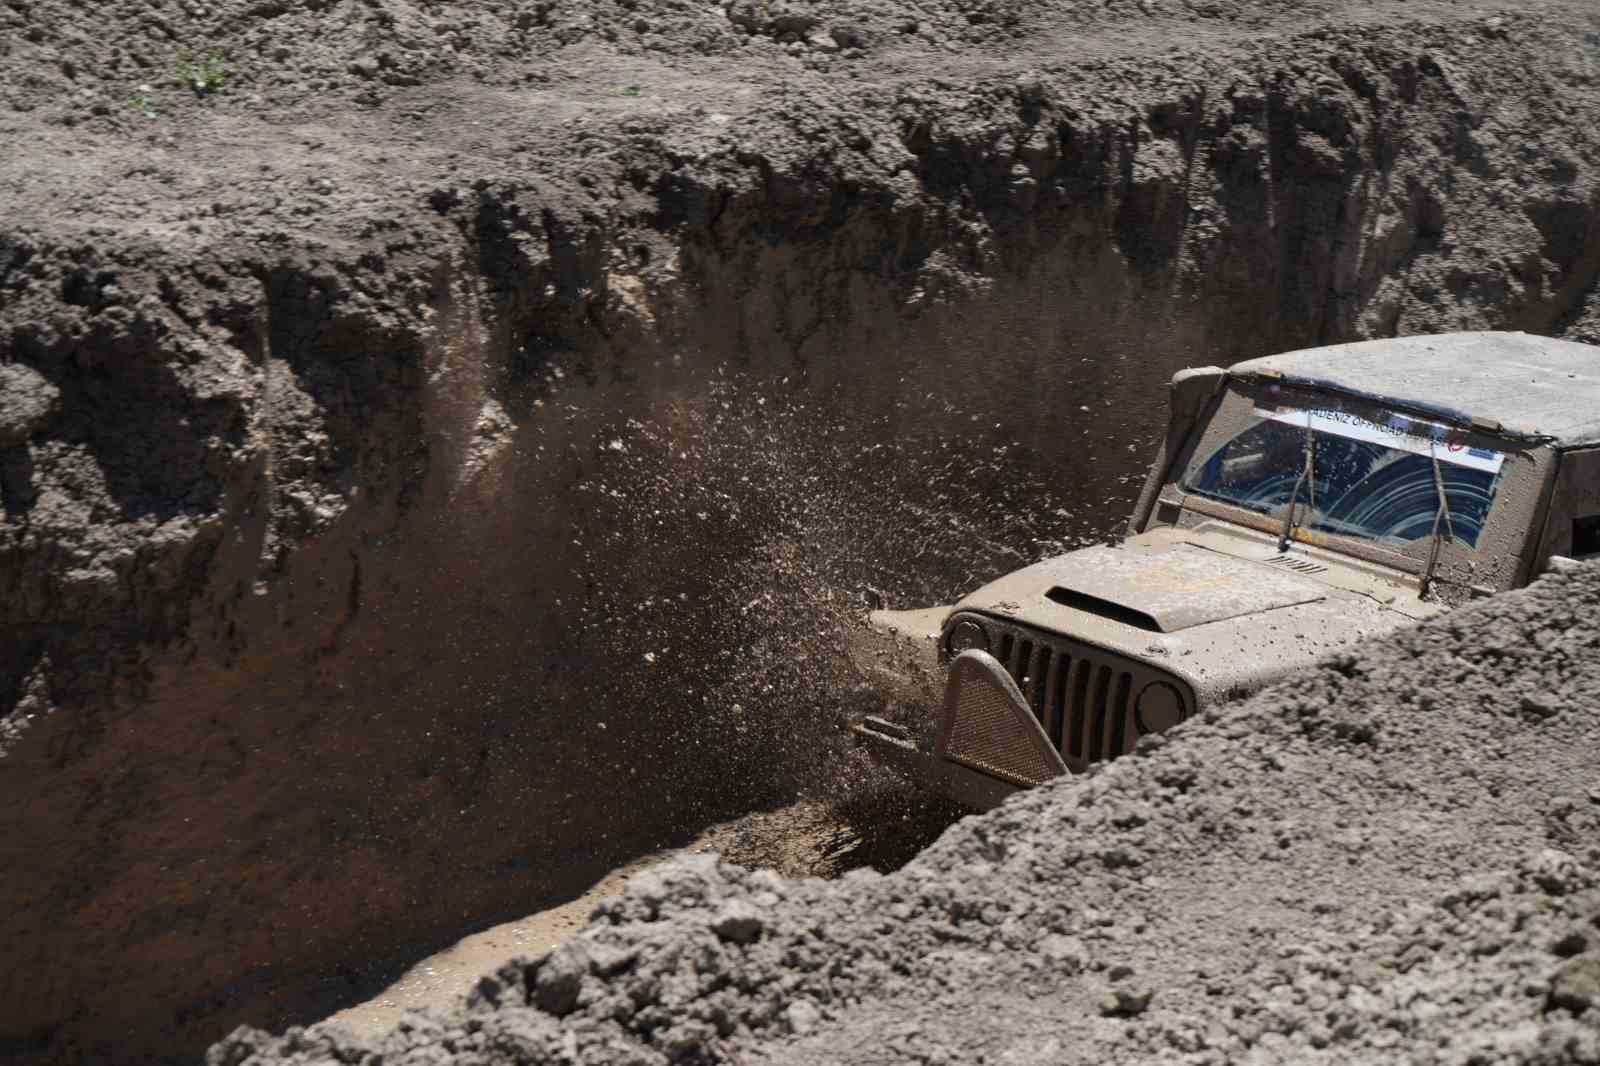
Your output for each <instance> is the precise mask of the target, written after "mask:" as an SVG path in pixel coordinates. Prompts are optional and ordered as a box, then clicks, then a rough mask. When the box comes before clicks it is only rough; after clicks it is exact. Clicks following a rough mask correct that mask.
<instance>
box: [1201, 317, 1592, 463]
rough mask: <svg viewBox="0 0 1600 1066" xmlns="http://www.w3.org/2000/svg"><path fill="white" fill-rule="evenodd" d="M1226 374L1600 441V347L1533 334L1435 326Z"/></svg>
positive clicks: (1522, 432) (1256, 362)
mask: <svg viewBox="0 0 1600 1066" xmlns="http://www.w3.org/2000/svg"><path fill="white" fill-rule="evenodd" d="M1229 373H1231V374H1237V375H1254V374H1263V373H1265V374H1266V375H1268V376H1272V375H1274V374H1278V375H1282V376H1283V377H1284V378H1285V379H1286V380H1293V381H1300V382H1306V383H1309V384H1315V385H1322V386H1327V387H1330V388H1334V389H1338V390H1340V391H1342V392H1349V393H1355V394H1357V395H1361V396H1368V397H1372V398H1377V399H1385V400H1393V401H1395V402H1397V403H1400V404H1404V405H1405V406H1407V407H1410V408H1416V409H1420V410H1423V411H1433V412H1436V413H1438V414H1440V415H1442V416H1445V417H1447V418H1449V419H1451V420H1453V421H1458V422H1471V421H1474V420H1476V421H1478V422H1480V423H1488V424H1491V425H1493V424H1495V423H1498V424H1499V425H1500V426H1502V427H1503V428H1504V430H1505V432H1507V433H1509V434H1512V435H1516V436H1523V437H1542V438H1545V439H1548V440H1550V441H1553V442H1554V443H1556V444H1557V445H1558V446H1560V447H1563V448H1571V447H1577V446H1580V445H1587V444H1595V443H1600V347H1597V346H1595V345H1591V344H1578V343H1576V342H1573V341H1560V340H1552V339H1551V338H1549V337H1537V336H1533V335H1532V334H1528V333H1437V334H1431V335H1421V336H1416V337H1393V338H1389V339H1385V340H1375V341H1357V342H1356V343H1354V344H1331V345H1327V346H1326V347H1322V348H1305V349H1302V350H1300V351H1295V352H1284V353H1283V354H1282V355H1269V356H1266V357H1265V358H1262V359H1249V360H1246V361H1245V362H1242V363H1235V364H1234V365H1233V366H1232V367H1230V368H1229Z"/></svg>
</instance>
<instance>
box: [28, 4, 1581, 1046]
mask: <svg viewBox="0 0 1600 1066" xmlns="http://www.w3.org/2000/svg"><path fill="white" fill-rule="evenodd" d="M219 77H221V78H222V79H223V80H222V81H221V82H220V84H218V83H217V82H216V80H215V79H217V78H219ZM197 82H198V83H199V85H200V87H201V88H202V89H204V90H205V91H198V90H197V89H196V83H197ZM1597 96H1600V13H1597V12H1596V11H1595V9H1594V7H1593V5H1592V4H1590V3H1588V2H1586V0H1540V2H1538V3H1535V4H1531V5H1526V6H1525V8H1524V9H1520V10H1518V11H1504V10H1501V9H1500V7H1499V6H1497V5H1495V4H1490V3H1479V2H1477V0H1472V2H1464V3H1443V2H1436V3H1427V2H1422V3H1419V2H1408V3H1399V2H1393V3H1389V2H1382V0H1372V2H1336V0H1322V2H1314V0H1306V2H1302V3H1294V4H1285V3H1277V2H1274V3H1268V2H1265V0H1254V2H1252V0H1160V2H1157V0H1143V2H1140V0H1106V2H1101V3H1087V2H1081V3H1074V4H1061V3H1045V2H1026V0H916V2H914V3H913V2H910V0H874V2H872V3H860V4H849V5H845V4H840V3H832V2H825V0H818V2H814V3H806V2H799V0H795V2H785V3H762V2H758V0H734V2H732V3H728V4H726V5H699V4H688V3H682V2H680V0H615V2H611V0H589V2H575V3H563V4H552V3H548V2H545V0H528V2H520V0H519V2H509V0H507V2H499V3H494V2H489V3H482V4H473V5H464V4H444V3H427V2H423V0H372V2H356V0H292V2H291V0H265V2H263V0H223V2H219V3H207V4H200V3H192V2H180V0H152V2H140V3H133V2H114V3H108V4H100V5H94V6H93V7H92V8H91V7H86V6H82V5H78V4H74V3H67V2H65V0H8V2H5V3H0V143H4V144H6V145H7V146H8V148H10V150H8V151H6V152H4V153H0V203H3V204H4V205H5V208H4V211H3V212H0V869H4V870H5V871H6V874H5V876H4V877H0V943H3V944H5V945H6V956H7V965H6V966H5V967H3V968H0V1054H3V1055H7V1056H10V1057H13V1058H16V1059H18V1060H19V1061H35V1060H36V1061H41V1062H43V1061H119V1060H120V1061H159V1060H169V1061H187V1060H192V1059H193V1057H194V1056H196V1055H197V1054H199V1053H200V1051H201V1049H202V1048H204V1047H205V1046H206V1045H208V1044H209V1043H211V1042H212V1041H214V1040H216V1039H218V1038H219V1037H221V1036H222V1035H223V1034H224V1033H226V1032H227V1031H229V1030H230V1029H232V1028H233V1027H234V1026H235V1025H237V1024H239V1023H241V1022H246V1021H248V1022H252V1023H254V1024H257V1025H263V1026H268V1027H271V1028H281V1027H283V1026H285V1025H288V1024H291V1023H294V1022H300V1021H307V1020H310V1019H313V1018H316V1017H320V1016H322V1015H324V1014H326V1013H328V1012H329V1011H331V1010H333V1009H335V1008H337V1007H339V1006H342V1005H346V1004H349V1003H351V1002H354V1001H357V1000H359V999H360V998H362V997H363V996H364V995H367V994H369V993H370V992H371V991H374V990H375V989H376V988H378V987H382V986H383V985H384V984H385V983H387V981H388V980H389V979H391V978H392V977H393V976H395V975H396V974H397V973H398V972H400V971H402V970H403V969H404V968H405V967H406V966H407V965H409V963H410V962H412V961H414V960H415V959H416V958H418V957H419V956H421V955H423V954H426V953H427V951H428V950H430V949H431V948H435V947H438V946H441V945H443V944H447V943H451V942H453V941H454V940H456V939H457V938H459V936H460V935H461V934H462V933H463V932H465V931H468V930H472V929H481V928H484V927H486V926H488V925H490V924H493V923H494V922H496V921H499V920H503V919H505V918H508V917H514V916H516V915H518V914H525V913H527V912H528V911H529V910H531V909H533V908H534V907H535V906H538V905H540V904H541V901H546V900H549V899H551V898H562V897H570V896H571V895H574V894H576V893H577V892H579V891H580V890H581V889H582V888H583V887H584V886H585V885H587V884H589V883H591V882H593V881H594V880H595V879H596V878H597V877H599V876H601V875H602V874H603V873H605V872H606V871H608V870H610V869H613V868H615V867H616V866H618V865H620V864H622V863H624V862H626V861H627V860H629V859H632V858H634V857H637V856H639V855H641V854H644V853H647V852H649V851H652V850H655V849H658V848H660V847H662V846H670V845H672V844H673V843H681V842H683V841H686V840H688V839H691V838H692V836H693V834H694V832H695V831H697V830H698V829H700V828H702V827H704V826H706V825H708V824H711V823H714V822H717V821H720V820H722V819H725V818H727V817H730V816H733V815H738V814H742V813H745V812H748V811H750V810H752V809H759V808H762V807H763V806H766V805H771V804H775V803H784V802H788V801H791V800H792V799H793V798H794V797H795V796H796V795H798V794H804V793H807V792H809V793H811V794H815V795H823V796H834V795H848V794H851V792H852V790H854V789H857V788H863V787H865V788H870V787H873V784H874V782H873V779H872V778H871V776H870V771H869V769H868V768H867V767H865V766H864V765H863V764H862V763H861V762H860V760H859V758H858V756H857V755H856V754H855V753H854V752H853V751H852V750H851V749H850V748H849V746H848V745H847V744H846V743H845V741H844V739H843V733H842V730H841V728H840V726H841V724H842V723H843V722H844V721H845V720H847V719H848V718H849V716H850V715H851V714H853V713H855V712H856V711H858V710H859V709H860V708H861V707H862V706H864V705H867V704H869V703H870V700H871V697H870V694H868V693H865V692H863V691H861V690H860V688H859V685H858V684H857V682H856V680H855V679H854V678H853V676H852V675H851V674H850V672H849V670H848V667H847V665H846V664H845V662H844V659H843V656H842V654H841V639H840V633H841V630H842V629H843V627H845V626H847V625H849V624H850V623H851V622H852V620H853V619H854V618H855V616H856V615H857V614H858V613H859V611H860V609H861V607H862V605H863V604H864V603H867V602H870V601H876V600H877V599H879V598H885V597H886V598H887V599H888V600H889V601H890V602H892V603H896V604H910V603H916V602H925V601H929V600H936V599H939V598H942V597H946V596H949V595H952V594H953V593H955V592H957V591H958V590H961V589H963V588H966V587H970V586H971V585H972V584H974V583H975V582H977V581H979V580H981V579H983V578H985V577H988V576H991V575H993V574H995V573H998V572H1000V571H1001V570H1003V569H1006V568H1009V567H1012V566H1015V565H1016V564H1018V563H1020V562H1026V561H1030V560H1031V559H1033V558H1036V557H1038V556H1040V555H1043V554H1046V553H1049V552H1053V551H1057V550H1060V549H1062V548H1065V547H1071V546H1075V545H1078V544H1082V543H1085V542H1088V541H1092V540H1095V539H1097V538H1101V537H1103V536H1105V535H1106V534H1107V532H1108V531H1110V530H1112V529H1113V528H1114V527H1115V525H1116V523H1117V521H1118V519H1119V518H1120V516H1121V515H1122V514H1124V513H1125V512H1126V511H1127V509H1128V507H1129V506H1130V504H1131V501H1132V497H1133V495H1134V493H1135V491H1136V489H1137V484H1138V479H1139V477H1140V476H1141V474H1142V466H1143V464H1144V462H1145V461H1146V458H1147V455H1148V452H1149V449H1150V445H1151V438H1152V437H1153V436H1154V435H1156V434H1157V433H1158V432H1159V428H1160V425H1161V414H1160V410H1159V407H1160V404H1161V400H1162V394H1161V390H1160V384H1161V383H1162V382H1163V381H1164V380H1165V379H1166V378H1168V377H1169V376H1170V374H1171V373H1172V371H1173V370H1175V369H1177V368H1179V367H1181V366H1185V365H1193V364H1200V363H1206V362H1220V363H1226V362H1230V361H1233V360H1235V359H1238V358H1243V357H1247V356H1253V355H1259V354H1261V353H1262V352H1265V351H1272V350H1282V349H1287V348H1292V347H1296V346H1299V345H1303V344H1307V343H1313V342H1316V341H1323V340H1338V339H1346V338H1353V337H1359V336H1373V335H1381V334H1385V333H1392V332H1423V331H1429V330H1438V329H1446V328H1472V327H1500V328H1521V329H1528V330H1533V331H1540V332H1547V333H1561V334H1564V335H1567V336H1572V337H1578V338H1587V339H1592V340H1600V317H1597V316H1600V299H1597V297H1596V278H1597V276H1600V210H1597V206H1600V201H1597V188H1600V186H1597V184H1596V174H1597V167H1600V132H1597V131H1600V112H1597V108H1596V99H1597Z"/></svg>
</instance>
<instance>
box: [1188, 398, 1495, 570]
mask: <svg viewBox="0 0 1600 1066" xmlns="http://www.w3.org/2000/svg"><path fill="white" fill-rule="evenodd" d="M1275 391H1276V390H1275ZM1376 419H1381V421H1379V420H1376ZM1308 443H1309V446H1310V449H1311V458H1312V464H1311V469H1312V474H1311V476H1310V477H1306V478H1302V476H1301V475H1302V474H1303V473H1304V471H1305V469H1306V449H1307V446H1308ZM1435 459H1437V460H1438V464H1439V465H1438V473H1439V475H1440V476H1441V479H1442V481H1443V483H1444V494H1445V498H1446V500H1447V501H1448V503H1449V522H1448V527H1449V530H1450V533H1451V534H1452V535H1453V539H1454V540H1456V541H1457V542H1459V543H1462V544H1465V545H1467V546H1468V547H1476V546H1477V544H1478V538H1479V537H1480V536H1481V535H1482V533H1483V526H1484V522H1485V521H1486V520H1487V519H1488V517H1489V509H1490V508H1491V507H1492V506H1493V504H1494V497H1495V492H1496V490H1497V489H1498V488H1499V484H1500V475H1501V470H1502V468H1503V467H1504V465H1505V454H1504V453H1503V452H1499V451H1494V450H1491V449H1488V448H1481V447H1469V446H1468V445H1467V444H1466V443H1465V440H1464V434H1463V433H1462V431H1460V430H1457V429H1454V428H1452V427H1448V426H1445V425H1442V424H1439V423H1434V422H1427V421H1424V420H1421V419H1417V418H1413V417H1411V416H1409V415H1402V414H1397V413H1386V414H1379V415H1374V414H1358V413H1356V412H1355V411H1353V410H1351V409H1349V406H1348V405H1346V404H1344V403H1343V402H1342V401H1341V400H1339V399H1338V398H1336V397H1332V396H1312V395H1307V396H1306V397H1305V398H1304V400H1303V402H1300V403H1293V402H1289V401H1286V400H1284V399H1281V398H1279V397H1273V398H1272V399H1258V400H1255V401H1254V402H1253V404H1252V405H1251V406H1250V408H1249V410H1248V414H1247V416H1246V418H1245V420H1244V424H1243V425H1242V427H1241V428H1240V429H1239V430H1238V431H1237V432H1236V433H1234V434H1232V435H1231V436H1228V437H1225V438H1224V439H1223V440H1222V441H1221V442H1220V444H1214V442H1213V441H1211V440H1207V441H1205V442H1204V443H1203V445H1202V447H1201V449H1200V453H1199V454H1197V455H1196V457H1195V460H1194V462H1193V463H1192V464H1191V465H1190V466H1189V469H1188V470H1187V471H1186V472H1185V473H1184V476H1183V481H1182V485H1183V488H1184V489H1185V491H1188V492H1192V493H1197V494H1199V495H1201V496H1207V497H1210V498H1211V499H1215V500H1221V501H1223V502H1225V503H1231V504H1234V505H1235V506H1238V507H1244V508H1247V509H1248V510H1251V511H1256V512H1258V513H1260V514H1264V515H1273V516H1282V515H1284V514H1285V510H1286V508H1288V506H1289V504H1290V501H1291V497H1294V498H1295V499H1296V500H1297V502H1298V504H1299V510H1298V512H1297V513H1296V515H1295V525H1296V527H1298V528H1302V529H1310V530H1316V531H1320V532H1323V533H1332V534H1337V535H1339V536H1345V537H1357V538H1360V539H1363V540H1369V541H1375V542H1377V543H1380V544H1388V545H1396V546H1402V547H1403V546H1404V545H1407V544H1410V543H1413V542H1415V541H1419V540H1427V539H1428V538H1429V537H1430V536H1432V534H1433V531H1434V527H1435V520H1436V518H1437V517H1438V515H1439V491H1438V486H1437V484H1436V482H1435V474H1434V471H1435V467H1434V461H1435ZM1297 483H1299V486H1300V488H1299V492H1298V495H1296V492H1295V487H1296V484H1297Z"/></svg>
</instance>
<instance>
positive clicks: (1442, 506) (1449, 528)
mask: <svg viewBox="0 0 1600 1066" xmlns="http://www.w3.org/2000/svg"><path fill="white" fill-rule="evenodd" d="M1430 458H1432V459H1433V491H1434V492H1435V493H1436V494H1437V495H1438V497H1439V510H1438V511H1436V512H1435V513H1434V516H1433V532H1432V533H1431V534H1430V539H1431V540H1432V544H1431V545H1430V546H1429V548H1428V565H1427V567H1426V568H1425V569H1424V570H1423V571H1422V588H1421V590H1420V592H1419V595H1422V596H1426V595H1427V594H1428V590H1429V589H1431V588H1433V572H1434V570H1436V569H1437V568H1438V566H1439V554H1440V552H1441V551H1442V550H1443V547H1444V542H1443V541H1441V540H1440V539H1439V524H1440V521H1441V520H1443V523H1444V532H1445V540H1450V541H1454V540H1455V539H1456V527H1455V524H1454V523H1453V522H1451V521H1450V497H1449V495H1447V494H1446V493H1445V491H1444V471H1443V470H1442V469H1441V468H1440V467H1439V457H1438V456H1437V455H1433V456H1430Z"/></svg>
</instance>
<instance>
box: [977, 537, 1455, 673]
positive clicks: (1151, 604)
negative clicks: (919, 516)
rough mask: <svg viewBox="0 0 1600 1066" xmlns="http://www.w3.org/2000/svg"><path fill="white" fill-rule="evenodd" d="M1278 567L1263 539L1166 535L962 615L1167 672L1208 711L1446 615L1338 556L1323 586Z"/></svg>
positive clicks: (1097, 556)
mask: <svg viewBox="0 0 1600 1066" xmlns="http://www.w3.org/2000/svg"><path fill="white" fill-rule="evenodd" d="M1221 549H1228V550H1221ZM1274 558H1283V557H1282V556H1281V555H1280V554H1279V553H1278V551H1277V547H1276V544H1275V542H1274V540H1273V538H1270V537H1268V536H1266V535H1264V534H1262V535H1256V534H1248V533H1245V532H1244V531H1231V530H1230V531H1217V530H1210V529H1206V528H1202V529H1187V530H1178V529H1171V528H1167V529H1162V530H1159V531H1151V532H1149V533H1144V534H1140V535H1139V536H1138V537H1135V538H1131V539H1130V540H1128V541H1125V542H1124V543H1123V544H1121V545H1119V546H1117V547H1095V548H1086V549H1082V550H1080V551H1075V552H1070V553H1068V554H1066V555H1060V556H1056V557H1055V558H1052V559H1046V560H1044V561H1043V562H1040V563H1035V564H1034V565H1033V566H1029V567H1025V568H1023V569H1021V570H1018V571H1015V572H1014V573H1010V574H1007V575H1006V576H1004V577H1002V578H1000V579H999V580H997V581H993V582H990V583H989V584H987V585H985V586H983V587H982V588H979V589H977V590H976V591H975V592H973V593H971V594H970V595H968V596H966V597H964V598H963V599H962V600H961V601H960V602H959V603H957V604H956V605H955V607H956V609H957V610H965V611H976V612H978V613H981V614H987V615H992V616H995V617H997V618H1002V619H1006V620H1008V621H1011V622H1015V623H1018V624H1021V625H1025V626H1031V627H1034V628H1037V629H1041V630H1046V631H1053V632H1056V633H1060V634H1062V635H1063V636H1066V637H1068V638H1071V639H1075V640H1079V641H1083V642H1086V643H1088V644H1092V645H1096V646H1099V647H1101V648H1105V649H1107V650H1108V651H1112V652H1117V653H1119V654H1122V655H1126V656H1129V657H1131V658H1135V659H1141V660H1143V661H1145V662H1150V663H1156V664H1159V665H1161V666H1162V667H1164V668H1166V669H1169V670H1171V671H1172V672H1173V673H1175V674H1177V675H1179V676H1180V677H1183V678H1184V679H1185V680H1187V681H1189V682H1190V684H1192V685H1193V686H1194V688H1195V690H1196V692H1197V693H1199V694H1200V695H1201V697H1202V702H1203V703H1205V702H1209V701H1210V699H1212V698H1214V697H1216V696H1218V695H1220V694H1222V693H1226V692H1229V691H1234V690H1236V688H1237V687H1238V686H1245V687H1248V688H1255V687H1259V686H1260V685H1261V684H1263V683H1265V682H1266V681H1268V680H1271V679H1272V678H1274V677H1279V676H1283V675H1285V674H1287V673H1289V672H1292V671H1293V670H1294V669H1297V668H1299V667H1301V666H1304V665H1305V664H1307V663H1309V662H1311V661H1313V660H1315V659H1317V658H1320V657H1321V656H1323V655H1326V654H1328V653H1330V652H1334V651H1337V650H1340V649H1342V648H1345V647H1348V646H1350V645H1352V644H1354V643H1356V642H1358V641H1360V640H1362V639H1365V638H1368V637H1373V636H1376V635H1378V634H1381V633H1386V632H1390V631H1392V630H1394V629H1396V628H1399V627H1401V626H1405V625H1411V624H1414V623H1415V622H1416V621H1417V620H1419V619H1421V618H1425V617H1428V616H1429V615H1431V614H1434V613H1437V612H1438V611H1440V610H1443V608H1442V607H1439V606H1436V605H1430V604H1423V603H1421V602H1420V601H1418V600H1417V598H1416V593H1415V591H1414V590H1412V591H1408V590H1407V589H1405V588H1403V587H1402V586H1401V585H1399V584H1396V583H1391V582H1389V581H1387V580H1384V579H1382V578H1381V577H1375V576H1373V575H1370V574H1363V573H1361V572H1356V571H1351V572H1348V573H1342V572H1341V564H1340V563H1339V562H1338V561H1337V560H1335V559H1333V558H1331V557H1326V556H1324V557H1322V562H1323V563H1325V565H1317V566H1316V567H1315V568H1314V569H1315V571H1316V573H1317V576H1318V578H1320V580H1315V579H1313V578H1312V577H1309V576H1304V575H1302V574H1300V573H1296V572H1295V571H1294V570H1290V569H1285V568H1283V567H1282V565H1281V564H1275V563H1274V562H1272V561H1269V560H1272V559H1274Z"/></svg>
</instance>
